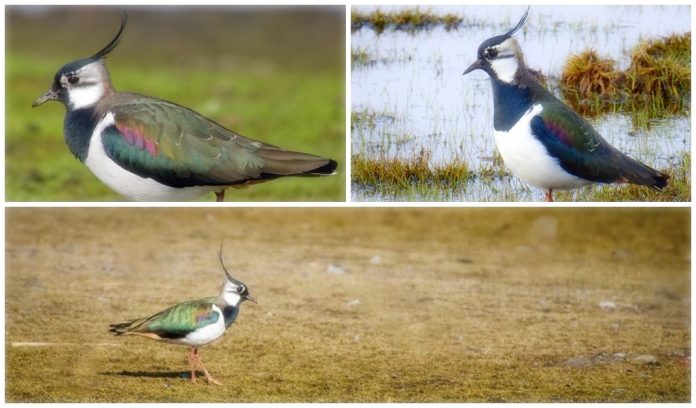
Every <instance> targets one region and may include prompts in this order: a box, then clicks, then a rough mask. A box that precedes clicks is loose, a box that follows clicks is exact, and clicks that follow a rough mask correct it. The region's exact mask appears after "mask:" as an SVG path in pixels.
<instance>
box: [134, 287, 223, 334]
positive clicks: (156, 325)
mask: <svg viewBox="0 0 696 408" xmlns="http://www.w3.org/2000/svg"><path fill="white" fill-rule="evenodd" d="M215 301H216V298H214V297H211V298H204V299H198V300H192V301H189V302H185V303H180V304H178V305H175V306H172V307H170V308H169V309H166V310H164V311H162V312H160V313H157V314H155V315H153V316H150V317H148V318H145V319H140V320H138V321H134V322H133V323H132V324H131V326H130V328H129V330H128V331H129V332H131V333H142V334H155V335H157V336H159V337H161V338H165V339H177V338H182V337H185V336H186V335H187V334H188V333H190V332H192V331H194V330H196V329H199V328H201V327H205V326H207V325H209V324H211V323H214V322H216V321H217V320H218V319H219V318H220V313H218V312H216V311H214V310H213V305H214V304H215Z"/></svg>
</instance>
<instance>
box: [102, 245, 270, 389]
mask: <svg viewBox="0 0 696 408" xmlns="http://www.w3.org/2000/svg"><path fill="white" fill-rule="evenodd" d="M218 257H219V258H220V264H221V265H222V269H223V270H224V271H225V281H224V282H223V283H222V287H221V288H220V294H219V295H218V296H216V297H208V298H203V299H198V300H191V301H188V302H184V303H180V304H178V305H175V306H172V307H170V308H168V309H166V310H163V311H161V312H159V313H157V314H154V315H152V316H150V317H145V318H141V319H135V320H131V321H128V322H125V323H116V324H112V325H110V327H111V329H110V331H111V332H112V333H114V334H116V335H119V336H120V335H138V336H143V337H147V338H150V339H153V340H157V341H163V342H167V343H173V344H182V345H185V346H188V347H189V355H188V359H189V365H190V368H191V382H194V383H195V382H196V370H197V369H201V370H202V371H203V374H205V378H206V380H207V381H208V383H209V384H217V385H222V384H221V383H220V382H218V381H217V380H215V379H214V378H213V377H212V376H211V375H210V373H209V372H208V370H207V369H206V368H205V367H204V366H203V363H202V362H201V360H200V357H199V356H198V348H199V347H201V346H205V345H206V344H208V343H211V342H213V341H215V340H217V339H219V338H220V337H221V336H222V335H223V334H224V333H225V330H226V329H227V328H228V327H230V325H231V324H232V323H234V321H235V320H236V319H237V316H238V315H239V307H240V305H241V303H242V302H244V301H245V300H249V301H251V302H254V303H256V299H254V298H253V297H252V296H251V295H250V294H249V289H248V288H247V286H246V285H245V284H244V283H242V282H240V281H239V280H237V279H235V278H233V277H232V276H231V275H230V273H229V272H228V271H227V268H225V264H224V263H223V260H222V246H220V251H219V252H218Z"/></svg>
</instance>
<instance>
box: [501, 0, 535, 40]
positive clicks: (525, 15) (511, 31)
mask: <svg viewBox="0 0 696 408" xmlns="http://www.w3.org/2000/svg"><path fill="white" fill-rule="evenodd" d="M529 7H531V6H527V10H526V11H525V12H524V15H522V18H521V19H520V21H518V22H517V25H516V26H515V27H514V28H513V29H512V30H510V31H508V32H507V33H505V34H503V35H507V36H512V35H513V34H515V33H516V32H517V31H518V30H519V29H520V28H522V26H523V25H524V23H526V22H527V16H528V15H529Z"/></svg>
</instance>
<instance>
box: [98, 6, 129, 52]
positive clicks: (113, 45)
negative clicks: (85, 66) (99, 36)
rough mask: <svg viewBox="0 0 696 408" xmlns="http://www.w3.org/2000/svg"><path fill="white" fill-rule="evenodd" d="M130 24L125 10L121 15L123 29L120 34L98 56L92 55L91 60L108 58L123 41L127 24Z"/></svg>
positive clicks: (120, 29) (121, 28)
mask: <svg viewBox="0 0 696 408" xmlns="http://www.w3.org/2000/svg"><path fill="white" fill-rule="evenodd" d="M127 22H128V10H123V13H121V27H120V28H119V29H118V33H116V36H115V37H114V38H113V39H112V40H111V42H110V43H108V44H106V47H104V48H102V49H101V50H100V51H99V52H97V53H96V54H94V55H92V56H91V57H90V58H91V59H95V60H100V59H103V58H104V57H106V54H108V53H110V52H111V51H113V50H114V48H116V46H117V45H118V43H119V42H120V41H121V37H122V35H123V30H124V29H125V28H126V23H127Z"/></svg>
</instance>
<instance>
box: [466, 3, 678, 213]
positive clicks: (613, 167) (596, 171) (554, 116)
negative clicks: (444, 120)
mask: <svg viewBox="0 0 696 408" xmlns="http://www.w3.org/2000/svg"><path fill="white" fill-rule="evenodd" d="M528 13H529V8H527V11H526V12H525V13H524V15H523V16H522V18H521V19H520V21H519V22H518V23H517V25H516V26H515V27H514V28H513V29H511V30H510V31H508V32H507V33H505V34H503V35H499V36H496V37H492V38H489V39H487V40H486V41H484V42H483V43H481V45H480V46H479V49H478V59H477V60H476V61H475V62H474V63H473V64H471V66H469V68H467V69H466V71H464V75H466V74H468V73H469V72H472V71H474V70H477V69H481V70H483V71H485V72H486V73H487V74H488V75H489V76H490V78H491V84H492V85H493V104H494V105H493V127H494V129H495V142H496V145H497V146H498V151H499V152H500V155H501V156H502V158H503V160H504V161H505V164H506V165H507V166H508V167H509V168H510V170H511V171H512V173H513V174H514V175H515V176H517V177H519V178H520V179H521V180H522V181H523V182H525V183H527V184H530V185H532V186H534V187H537V188H539V189H542V190H543V191H545V192H546V200H547V201H553V190H556V189H574V188H578V187H582V186H585V185H588V184H591V183H633V184H639V185H644V186H649V187H652V188H655V189H662V188H663V187H665V186H666V185H667V180H668V179H669V176H667V175H665V174H662V173H660V172H658V171H656V170H653V169H652V168H650V167H648V166H646V165H644V164H642V163H640V162H639V161H637V160H635V159H632V158H630V157H628V156H626V155H625V154H623V153H621V152H620V151H618V150H617V149H616V148H614V147H613V146H611V145H610V144H609V143H608V142H607V141H606V140H604V139H603V138H602V136H600V135H599V133H597V131H596V130H595V129H594V128H592V126H591V125H590V124H589V123H588V122H587V121H586V120H585V119H583V118H582V117H581V116H579V115H578V114H577V113H575V112H574V111H573V110H572V109H571V108H569V107H568V106H567V105H565V104H564V103H563V102H561V101H559V100H558V99H556V98H555V97H554V96H553V95H552V94H551V92H549V91H547V90H546V89H545V88H544V87H543V86H542V85H541V84H540V83H539V82H538V81H537V80H536V79H535V78H534V77H533V76H532V75H531V74H530V72H529V70H528V68H527V66H526V65H525V62H524V56H523V55H522V50H521V49H520V46H519V44H518V43H517V41H516V40H515V39H514V38H512V35H513V34H514V33H515V32H516V31H518V30H519V29H520V28H521V27H522V25H523V24H524V23H525V21H526V20H527V15H528Z"/></svg>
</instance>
